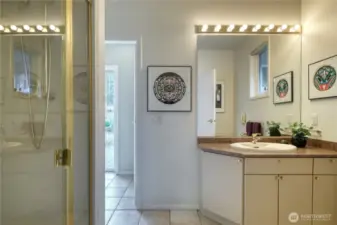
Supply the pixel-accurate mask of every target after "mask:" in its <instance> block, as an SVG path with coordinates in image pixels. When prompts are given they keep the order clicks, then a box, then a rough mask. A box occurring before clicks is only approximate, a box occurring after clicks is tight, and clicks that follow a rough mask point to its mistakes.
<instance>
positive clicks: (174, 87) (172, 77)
mask: <svg viewBox="0 0 337 225" xmlns="http://www.w3.org/2000/svg"><path fill="white" fill-rule="evenodd" d="M153 92H154V95H155V96H156V98H157V99H158V100H159V101H160V102H162V103H164V104H169V105H172V104H175V103H177V102H179V101H180V100H181V99H182V98H183V97H184V95H185V92H186V84H185V81H184V80H183V79H182V78H181V77H180V76H179V75H178V74H176V73H173V72H166V73H163V74H161V75H160V76H159V77H157V79H156V80H155V81H154V84H153Z"/></svg>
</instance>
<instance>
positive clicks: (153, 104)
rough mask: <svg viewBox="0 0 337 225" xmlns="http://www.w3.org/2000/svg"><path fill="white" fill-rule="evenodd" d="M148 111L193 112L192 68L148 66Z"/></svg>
mask: <svg viewBox="0 0 337 225" xmlns="http://www.w3.org/2000/svg"><path fill="white" fill-rule="evenodd" d="M147 111H148V112H191V111H192V67H191V66H148V67H147Z"/></svg>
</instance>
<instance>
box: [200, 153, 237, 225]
mask: <svg viewBox="0 0 337 225" xmlns="http://www.w3.org/2000/svg"><path fill="white" fill-rule="evenodd" d="M201 179H202V186H201V188H202V208H203V209H205V210H208V211H210V212H212V213H214V214H216V215H218V216H221V217H223V218H225V219H227V220H229V221H232V222H234V223H237V224H241V223H242V209H243V207H242V192H243V191H242V190H243V189H242V185H243V184H242V183H243V163H242V160H241V159H239V158H235V157H229V156H224V155H217V154H213V153H205V152H204V153H203V155H202V177H201Z"/></svg>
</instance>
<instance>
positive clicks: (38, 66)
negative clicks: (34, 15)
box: [5, 36, 50, 98]
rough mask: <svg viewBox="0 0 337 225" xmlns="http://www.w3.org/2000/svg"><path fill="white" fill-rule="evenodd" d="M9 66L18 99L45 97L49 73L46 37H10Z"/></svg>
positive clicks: (8, 39)
mask: <svg viewBox="0 0 337 225" xmlns="http://www.w3.org/2000/svg"><path fill="white" fill-rule="evenodd" d="M5 41H6V40H5ZM7 41H8V43H9V48H10V49H8V51H9V61H10V63H9V65H10V75H11V77H12V87H13V91H14V93H15V94H16V95H17V96H19V97H24V98H27V97H37V98H42V97H44V96H45V95H46V91H47V81H48V73H49V64H50V62H49V60H48V59H49V58H50V56H49V48H50V47H49V41H50V38H49V37H47V36H10V37H7Z"/></svg>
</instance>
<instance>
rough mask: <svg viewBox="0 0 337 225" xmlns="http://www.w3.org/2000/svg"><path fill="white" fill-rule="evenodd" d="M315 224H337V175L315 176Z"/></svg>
mask: <svg viewBox="0 0 337 225" xmlns="http://www.w3.org/2000/svg"><path fill="white" fill-rule="evenodd" d="M313 182H314V185H313V186H314V195H313V196H314V200H313V209H314V211H313V213H314V215H315V216H320V217H317V218H316V219H315V220H314V221H313V225H336V224H337V218H336V217H337V176H330V175H327V176H324V175H321V176H315V177H314V181H313Z"/></svg>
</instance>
